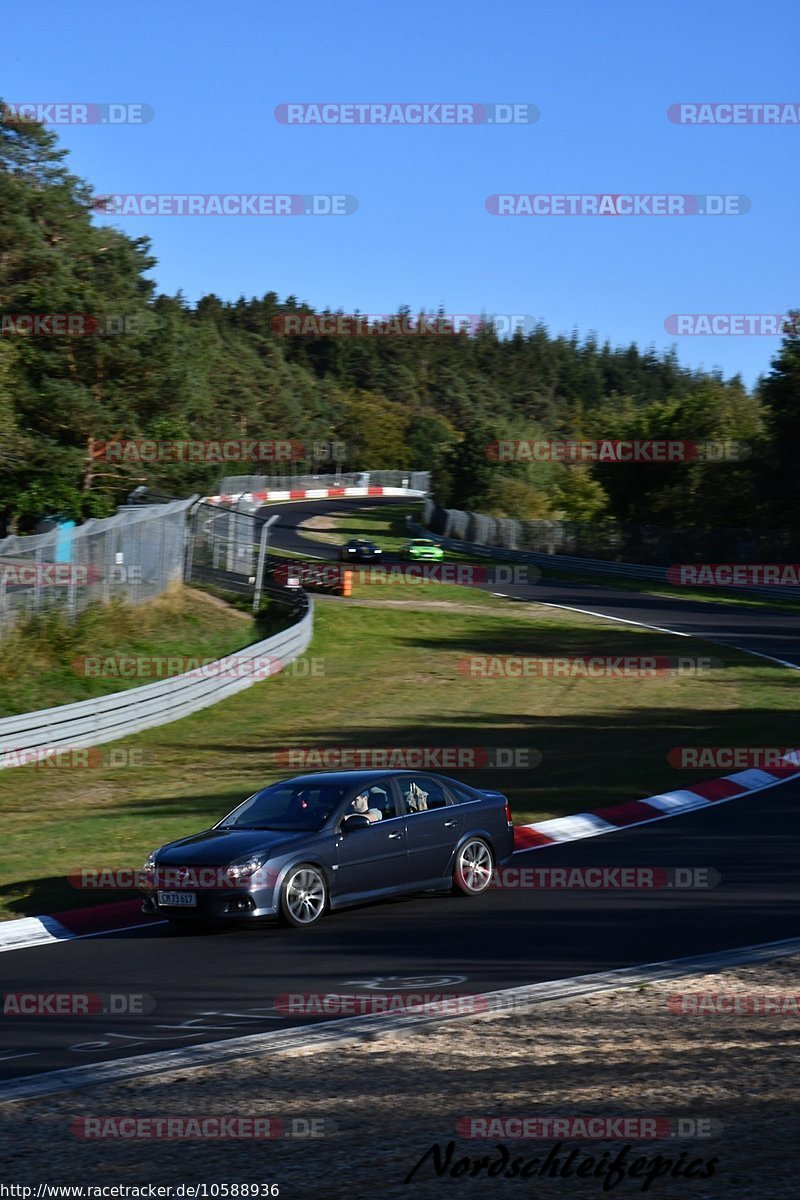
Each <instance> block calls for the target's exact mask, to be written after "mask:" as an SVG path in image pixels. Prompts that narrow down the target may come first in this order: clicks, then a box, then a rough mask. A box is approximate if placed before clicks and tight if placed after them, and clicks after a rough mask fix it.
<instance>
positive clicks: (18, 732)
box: [0, 598, 313, 767]
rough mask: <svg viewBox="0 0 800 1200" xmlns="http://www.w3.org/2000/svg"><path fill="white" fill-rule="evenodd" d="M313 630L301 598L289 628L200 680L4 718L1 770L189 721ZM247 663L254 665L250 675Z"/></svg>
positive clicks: (210, 668) (188, 676)
mask: <svg viewBox="0 0 800 1200" xmlns="http://www.w3.org/2000/svg"><path fill="white" fill-rule="evenodd" d="M312 631H313V603H312V601H311V600H310V598H306V599H305V604H304V613H303V616H302V617H301V618H300V620H299V621H297V622H296V623H295V624H294V625H291V626H290V627H289V628H288V629H283V630H281V632H280V633H276V634H273V635H272V637H268V638H265V639H264V641H261V642H255V643H254V644H253V645H252V646H246V647H245V648H244V649H243V650H237V651H236V653H235V654H233V655H229V656H228V658H227V659H225V658H223V659H217V660H216V662H215V663H213V664H208V665H207V666H206V667H205V668H203V674H202V675H200V676H198V675H197V674H195V673H193V672H191V671H189V672H187V673H185V674H183V675H173V676H172V677H171V678H168V679H160V680H158V681H157V682H155V683H148V684H145V685H144V686H143V687H137V688H130V689H129V690H128V691H124V692H114V693H113V694H112V695H110V696H103V697H101V698H99V699H93V700H81V701H79V702H78V703H77V704H63V705H60V706H58V707H57V708H43V709H40V710H39V711H38V712H32V713H22V714H21V715H19V716H16V717H6V718H4V719H3V720H0V767H4V766H15V765H19V762H18V761H12V762H8V761H6V759H7V756H9V755H10V756H12V759H15V758H17V756H19V758H22V759H24V757H25V752H26V751H27V752H30V753H31V755H34V754H35V752H36V750H42V751H45V750H49V749H64V750H66V749H70V748H76V747H81V748H86V747H90V746H95V745H98V744H99V743H101V742H112V741H115V740H116V739H117V738H122V737H128V736H129V734H132V733H140V732H141V731H142V730H144V729H152V728H153V727H154V726H156V725H166V724H167V723H168V722H169V721H178V720H180V719H181V717H188V716H189V715H190V714H191V713H193V712H197V711H198V710H199V709H201V708H207V707H208V706H209V705H211V704H216V703H217V702H218V701H220V700H226V699H227V698H228V697H229V696H233V695H235V694H236V693H237V692H240V691H242V690H243V689H244V688H247V687H250V685H251V684H253V683H256V682H257V681H258V679H260V678H263V659H265V658H269V659H270V660H274V661H276V662H277V663H279V664H280V665H281V666H282V665H285V664H286V663H289V662H292V661H293V660H294V659H295V658H297V657H298V656H299V655H300V654H302V653H303V651H304V650H305V649H306V648H307V646H308V644H309V642H310V641H311V635H312ZM230 660H235V663H236V673H235V675H234V676H233V677H232V678H227V677H226V676H225V674H224V667H225V663H226V661H230ZM258 660H262V661H261V662H259V661H258ZM248 663H252V666H253V669H252V673H250V674H248V667H247V664H248ZM206 672H208V674H206ZM242 672H244V674H242ZM31 761H33V758H32V759H31Z"/></svg>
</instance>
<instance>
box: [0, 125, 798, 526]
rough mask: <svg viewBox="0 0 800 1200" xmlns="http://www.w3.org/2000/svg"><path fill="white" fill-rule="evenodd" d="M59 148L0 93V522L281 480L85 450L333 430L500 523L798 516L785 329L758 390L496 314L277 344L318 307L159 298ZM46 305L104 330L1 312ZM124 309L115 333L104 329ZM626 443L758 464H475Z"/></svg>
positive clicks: (368, 459)
mask: <svg viewBox="0 0 800 1200" xmlns="http://www.w3.org/2000/svg"><path fill="white" fill-rule="evenodd" d="M64 157H65V151H63V150H62V149H60V148H59V147H58V145H57V140H56V137H55V135H54V134H53V133H51V132H50V131H48V130H46V129H45V128H44V127H42V126H40V125H37V124H33V123H31V122H28V121H23V122H19V121H15V120H14V119H13V118H12V117H11V116H10V115H9V114H8V113H7V112H5V111H4V110H3V109H2V106H1V105H0V330H1V331H2V335H1V336H0V533H2V532H7V531H12V530H17V529H19V530H20V531H26V530H30V529H32V528H33V527H34V526H35V523H36V521H37V519H38V518H40V517H42V516H43V515H45V514H49V513H54V512H63V513H67V514H70V515H72V516H75V517H78V518H86V517H89V516H100V515H105V514H106V513H109V512H111V511H113V509H114V506H115V504H117V503H119V502H120V501H121V500H123V499H124V497H125V496H126V495H127V493H129V492H130V491H131V489H132V488H134V487H136V486H137V485H139V484H146V485H149V486H152V487H154V488H157V489H160V490H162V491H164V492H167V493H170V494H174V495H188V494H190V493H191V492H192V491H201V492H208V491H209V490H213V487H214V485H215V484H216V482H217V481H218V479H219V477H220V476H221V475H222V474H235V473H237V471H240V472H241V473H253V474H256V473H260V472H263V473H267V474H271V473H274V472H275V471H276V468H274V467H273V465H272V464H269V463H265V464H264V465H263V466H262V467H260V466H259V465H258V464H254V463H243V464H241V466H240V467H238V468H236V467H233V468H231V467H225V468H221V467H219V466H213V465H212V466H209V465H198V464H189V463H162V464H148V465H142V464H140V463H113V462H107V461H105V460H104V459H103V457H101V456H98V453H97V449H96V448H97V445H98V443H100V442H104V441H110V440H119V439H129V438H137V437H143V436H144V437H153V438H161V439H189V438H202V439H218V438H241V437H243V436H247V437H250V438H263V439H269V438H280V439H292V440H295V441H299V442H302V443H304V444H307V445H311V444H312V443H313V442H315V441H322V442H324V441H328V442H332V441H336V442H340V443H343V444H344V445H345V446H346V447H347V458H346V461H345V462H344V463H343V464H342V466H343V469H345V470H362V469H365V468H374V469H377V468H416V469H421V470H428V469H430V470H432V471H433V473H434V485H435V491H436V495H437V498H438V499H439V500H440V501H441V502H443V503H446V504H451V505H454V506H458V507H462V508H472V509H476V510H482V511H485V512H491V513H494V514H496V515H501V516H517V517H564V518H568V519H571V520H579V521H580V520H593V519H596V518H598V517H605V516H608V517H617V518H628V519H631V520H635V521H642V522H648V523H651V524H661V525H668V526H673V527H676V526H677V527H685V526H687V525H691V526H694V527H701V528H719V527H745V526H754V525H768V524H771V525H780V526H784V527H791V526H794V525H795V524H796V522H797V518H798V516H800V472H798V471H797V469H796V467H795V466H793V462H794V457H793V456H794V451H793V449H792V447H793V444H794V433H795V430H797V429H799V428H800V404H799V403H798V402H800V341H799V340H798V339H797V338H796V337H794V336H791V335H787V336H786V337H785V338H784V340H783V342H782V344H781V346H780V349H779V350H778V351H777V353H776V357H775V359H774V361H773V364H772V368H771V370H770V372H769V373H768V374H767V375H766V376H765V377H764V378H763V379H762V380H761V381H760V382H759V384H758V386H757V387H756V388H755V389H754V390H753V391H748V390H747V389H746V388H745V387H744V386H743V384H742V382H741V380H740V379H738V378H733V379H727V380H726V379H724V378H723V377H722V376H721V375H719V374H718V373H706V372H701V371H693V370H689V369H687V368H685V367H682V366H681V365H680V364H679V362H678V360H677V357H676V355H675V354H674V352H671V353H665V354H657V353H655V352H653V351H652V350H639V349H637V347H636V346H635V345H632V346H629V347H627V348H622V349H619V348H612V347H611V346H610V345H609V344H608V343H605V344H602V345H601V344H599V343H598V342H597V340H596V339H595V338H593V337H588V338H585V339H583V340H582V339H581V338H579V337H578V335H577V334H575V335H574V336H572V337H571V338H563V337H551V336H550V335H549V334H548V332H547V329H546V328H545V327H543V326H542V327H539V328H537V329H535V330H533V331H532V332H527V333H523V332H518V333H517V334H515V335H514V336H512V337H509V338H502V337H498V336H497V334H496V333H495V331H494V329H493V328H492V327H491V326H490V325H489V326H486V327H483V328H481V329H479V330H478V331H476V332H474V333H471V334H467V333H459V334H455V335H449V336H445V335H441V334H426V335H420V336H405V337H400V336H393V337H389V336H380V335H371V336H351V337H342V336H327V335H324V334H319V335H306V334H298V335H292V336H282V334H281V333H280V332H279V331H278V328H277V327H278V326H279V325H280V321H279V320H278V319H279V318H282V317H284V316H285V315H287V314H297V313H309V312H311V311H312V310H311V309H309V308H308V307H307V306H305V305H303V304H302V303H301V302H300V301H298V300H297V299H295V298H294V297H288V298H286V299H284V300H283V301H281V300H280V299H279V297H278V296H277V295H275V293H273V292H267V293H266V294H265V295H264V296H262V297H261V298H259V299H256V298H253V299H244V298H241V299H239V300H237V301H235V302H232V303H229V302H225V301H223V300H220V299H218V298H217V297H216V296H214V295H208V296H204V297H203V298H202V299H201V300H200V301H199V302H198V303H197V304H195V305H190V304H188V303H187V302H186V301H185V300H184V299H183V298H182V297H181V296H180V295H178V296H163V295H156V294H155V285H154V283H153V282H152V281H151V279H150V278H149V272H151V270H152V268H153V267H154V265H155V261H156V260H155V259H154V258H153V256H152V254H151V248H150V244H149V241H148V240H147V239H145V238H137V239H134V238H130V237H128V236H126V235H125V234H124V233H122V232H121V231H119V230H118V229H116V228H114V227H113V226H111V225H109V224H106V223H105V222H103V223H96V221H95V210H94V209H93V206H92V205H93V198H92V191H91V187H90V186H89V184H88V183H86V182H84V181H82V180H80V179H78V178H76V177H75V176H73V175H71V174H70V172H69V171H68V169H67V168H66V166H65V165H64V161H63V160H64ZM300 273H301V272H300V270H298V274H299V275H300ZM298 284H299V285H302V279H301V278H300V279H298ZM43 313H57V314H91V315H93V316H94V317H95V318H96V319H97V321H98V322H99V323H100V330H99V331H98V332H94V333H91V334H88V335H86V336H74V335H72V336H69V335H67V336H64V335H62V336H47V335H44V334H28V333H25V332H21V331H20V326H19V324H18V323H15V317H16V316H18V315H19V314H43ZM401 313H406V315H407V312H406V310H401ZM121 318H122V319H124V321H125V323H126V328H127V332H124V333H120V332H103V331H102V329H103V322H104V321H105V320H106V319H113V321H115V322H116V324H117V325H118V324H119V322H120V319H121ZM765 365H766V364H765ZM632 436H635V437H643V438H652V437H658V438H663V437H674V438H694V439H709V438H711V439H721V440H730V439H734V440H740V441H743V442H746V443H748V444H749V446H750V447H751V448H752V454H751V456H750V457H749V458H748V459H746V460H745V461H742V462H737V463H729V464H725V465H720V466H714V467H708V466H705V465H702V464H693V465H691V464H690V465H681V466H674V465H665V466H658V465H627V466H624V467H621V466H608V465H606V466H600V465H592V466H585V465H583V466H577V465H575V466H568V465H564V464H560V463H537V464H525V463H512V464H505V463H497V462H493V461H491V459H490V458H489V457H487V454H486V447H487V446H488V445H489V444H490V443H492V442H496V441H497V440H498V439H505V438H523V439H533V438H544V437H548V438H590V439H591V438H599V437H603V438H627V437H632ZM295 469H297V470H298V471H304V470H310V469H313V464H312V463H310V462H309V463H302V462H298V463H296V464H295ZM323 469H325V468H323Z"/></svg>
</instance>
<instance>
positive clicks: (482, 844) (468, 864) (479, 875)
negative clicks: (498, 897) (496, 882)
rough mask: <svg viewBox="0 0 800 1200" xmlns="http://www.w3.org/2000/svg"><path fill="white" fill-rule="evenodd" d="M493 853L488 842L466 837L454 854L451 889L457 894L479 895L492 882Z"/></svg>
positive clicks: (478, 838)
mask: <svg viewBox="0 0 800 1200" xmlns="http://www.w3.org/2000/svg"><path fill="white" fill-rule="evenodd" d="M493 871H494V855H493V854H492V848H491V846H490V845H489V843H488V842H486V841H484V839H483V838H480V837H471V838H467V840H466V842H464V844H463V846H462V847H461V848H460V850H459V851H458V853H457V854H456V865H455V868H454V870H453V891H454V893H455V894H456V895H457V896H481V895H482V894H483V893H484V892H485V891H486V890H487V889H488V887H489V886H490V884H491V882H492V873H493Z"/></svg>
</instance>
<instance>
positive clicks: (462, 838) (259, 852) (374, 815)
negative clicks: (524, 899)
mask: <svg viewBox="0 0 800 1200" xmlns="http://www.w3.org/2000/svg"><path fill="white" fill-rule="evenodd" d="M513 849H514V835H513V824H512V820H511V809H510V807H509V803H508V800H507V799H506V797H505V796H504V795H503V794H502V793H501V792H492V791H485V790H481V789H479V788H474V787H470V786H469V785H467V784H465V783H460V782H458V781H457V780H455V779H449V778H447V777H446V776H442V775H433V774H429V773H427V772H416V771H390V772H386V771H341V772H330V773H319V774H314V775H303V776H300V777H298V778H296V779H290V780H285V781H284V782H281V783H275V784H273V785H271V786H270V787H267V788H264V789H263V790H262V791H260V792H256V793H255V795H253V796H250V798H249V799H248V800H245V801H244V803H243V804H240V805H239V807H238V808H235V809H234V810H233V812H231V813H228V815H227V816H226V817H223V819H222V820H221V821H220V822H219V823H218V824H217V825H215V826H214V827H213V828H212V829H207V830H204V831H203V832H202V833H197V834H194V835H193V836H191V837H186V838H181V839H180V840H179V841H176V842H170V843H168V844H167V845H165V846H162V847H161V848H160V849H158V850H154V851H153V853H152V854H151V855H150V856H149V857H148V859H147V861H146V863H145V865H144V879H143V882H142V884H141V890H142V891H143V893H144V902H143V911H144V912H146V913H150V914H154V915H155V914H157V915H159V916H162V917H166V918H167V919H168V920H170V921H172V922H173V923H174V924H176V925H179V926H181V927H183V928H186V927H194V928H202V927H203V926H205V925H206V924H208V923H209V922H210V921H212V920H217V919H220V920H223V921H225V920H227V921H242V920H246V921H258V920H261V919H263V918H270V917H278V918H280V919H281V920H283V921H284V922H285V923H287V924H289V925H295V926H301V927H307V926H310V925H313V924H315V923H316V922H317V921H318V920H319V919H320V917H321V916H322V915H323V914H324V913H325V912H326V911H327V910H331V909H337V908H344V907H345V906H347V905H352V904H359V903H361V902H362V901H369V900H376V899H380V898H383V897H387V896H394V895H400V894H402V893H405V892H418V891H427V890H429V889H437V890H438V889H442V890H444V889H452V890H454V891H455V892H458V893H460V894H462V895H465V896H479V895H480V894H481V893H482V892H484V891H486V889H487V888H488V887H489V884H490V883H491V879H492V872H493V870H494V869H495V868H496V867H500V866H503V865H504V864H505V863H507V862H508V861H509V859H510V858H511V855H512V853H513Z"/></svg>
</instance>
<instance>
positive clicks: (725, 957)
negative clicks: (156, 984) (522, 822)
mask: <svg viewBox="0 0 800 1200" xmlns="http://www.w3.org/2000/svg"><path fill="white" fill-rule="evenodd" d="M797 953H800V938H785V939H784V940H782V941H778V942H761V943H759V944H757V945H752V946H739V947H736V948H734V949H731V950H717V951H713V952H711V953H709V954H697V955H692V956H690V957H688V958H672V959H664V960H662V961H660V962H654V963H644V964H642V965H641V966H633V967H620V968H617V969H616V970H613V971H603V972H598V973H596V974H592V975H575V976H572V977H571V978H569V979H556V980H550V981H547V982H544V983H533V984H527V985H523V986H522V987H515V988H505V989H502V990H499V991H494V992H477V993H475V994H474V998H475V999H476V1000H478V999H480V1000H482V1001H484V1002H485V1004H486V1008H485V1009H484V1010H483V1011H481V1012H477V1013H470V1012H462V1013H452V1012H451V1013H447V1014H444V1015H431V1014H428V1013H425V1014H421V1013H415V1012H404V1013H401V1014H398V1013H377V1014H374V1015H370V1016H366V1017H343V1018H337V1019H334V1020H330V1021H323V1022H320V1023H319V1024H315V1025H313V1026H310V1027H309V1026H304V1027H300V1028H297V1027H294V1028H289V1029H276V1030H272V1031H271V1032H267V1033H257V1034H248V1035H246V1036H244V1037H240V1038H228V1039H226V1040H224V1041H218V1042H206V1043H203V1044H201V1045H199V1046H181V1047H178V1048H177V1049H173V1050H162V1051H161V1052H160V1053H159V1052H156V1053H152V1054H137V1055H135V1056H134V1057H131V1058H124V1059H117V1060H116V1061H114V1062H108V1063H92V1064H90V1065H87V1066H85V1067H68V1068H66V1069H64V1070H59V1071H46V1072H42V1073H41V1074H39V1075H26V1076H23V1077H21V1078H19V1079H12V1080H9V1081H7V1082H6V1083H2V1084H0V1102H6V1103H8V1102H11V1101H14V1100H27V1099H30V1098H31V1097H33V1096H50V1095H53V1094H54V1093H56V1092H66V1091H77V1090H79V1089H81V1088H86V1087H96V1086H99V1085H102V1084H104V1083H114V1082H118V1081H120V1080H123V1079H138V1078H139V1077H141V1076H152V1075H153V1074H163V1073H164V1072H167V1071H190V1070H200V1069H204V1068H207V1067H210V1066H212V1065H214V1064H216V1063H222V1062H230V1061H232V1060H234V1059H237V1058H249V1057H253V1056H255V1055H259V1054H270V1055H273V1056H274V1055H276V1054H287V1053H290V1052H293V1051H297V1050H308V1049H312V1048H315V1047H316V1048H325V1047H327V1046H332V1045H336V1044H337V1043H341V1042H346V1041H350V1040H352V1039H356V1040H357V1039H359V1038H363V1037H376V1036H380V1035H381V1034H386V1033H397V1032H403V1031H406V1030H409V1029H415V1028H419V1027H422V1026H426V1025H434V1024H442V1023H443V1022H445V1021H463V1020H469V1019H472V1020H474V1019H475V1018H476V1017H484V1016H493V1015H500V1014H502V1013H504V1012H516V1013H522V1012H525V1011H527V1010H528V1009H529V1008H534V1007H535V1006H536V1005H539V1004H547V1003H553V1002H554V1001H558V1000H572V999H575V998H577V997H579V996H587V995H592V994H593V993H596V992H610V991H618V990H619V989H621V988H627V987H638V986H641V985H642V984H646V983H659V982H662V981H664V980H669V979H676V978H680V977H681V976H684V975H697V974H709V973H711V972H715V971H721V970H724V969H726V968H728V967H733V966H739V965H744V964H746V963H754V962H769V961H771V960H773V959H776V958H785V957H787V956H788V955H791V954H797Z"/></svg>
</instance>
